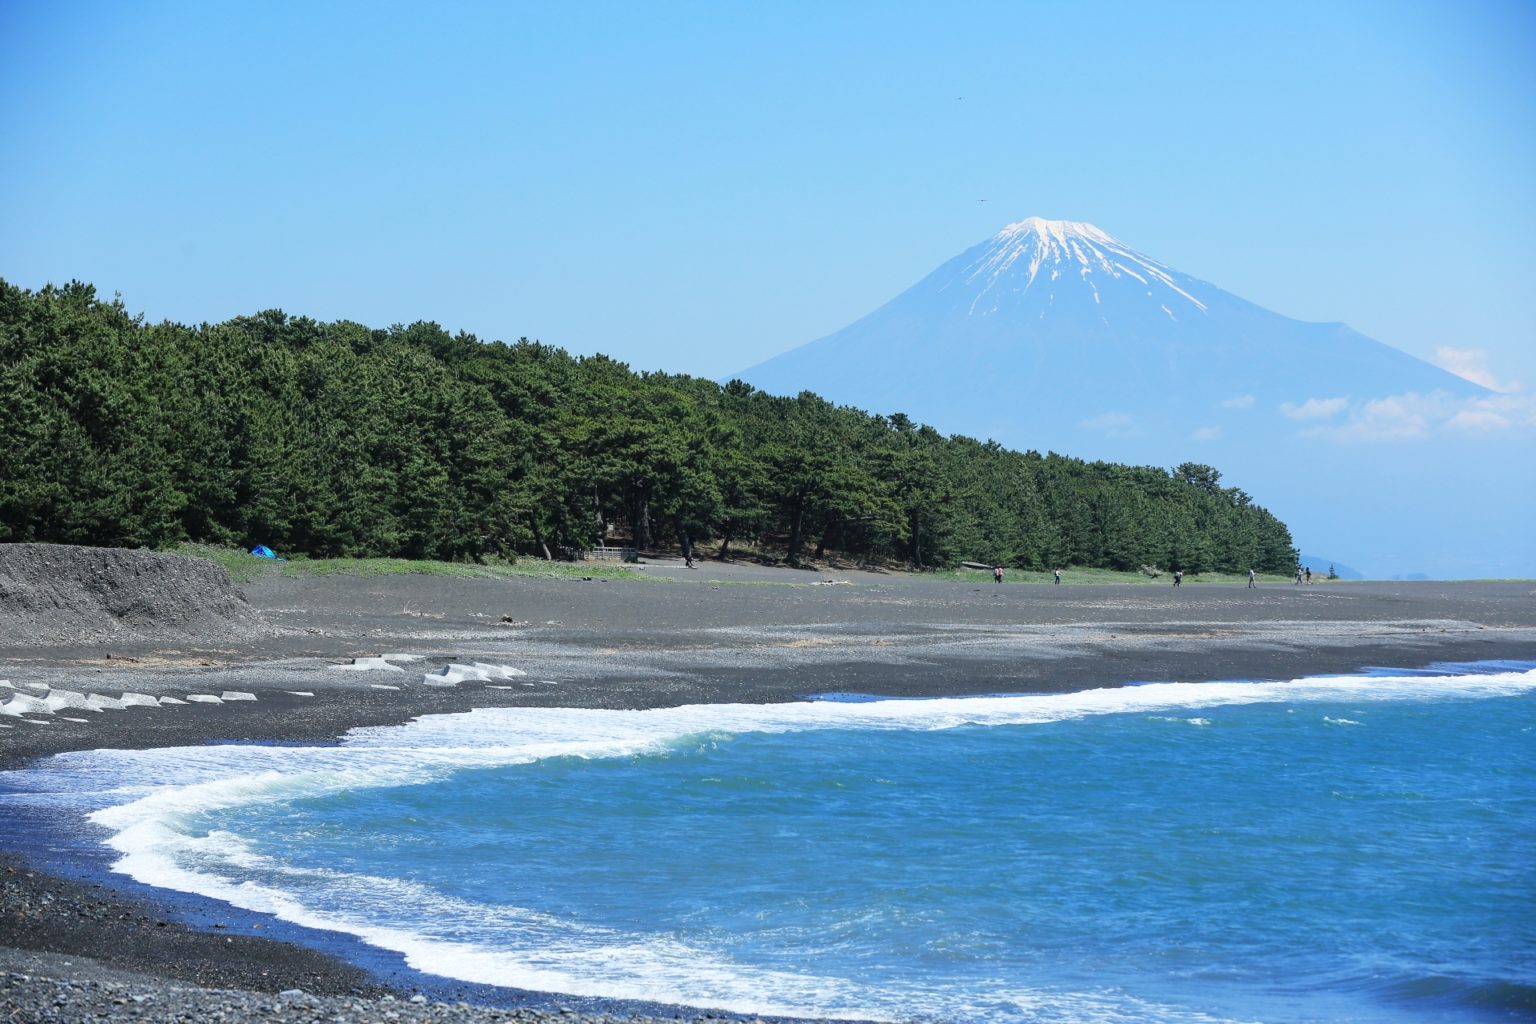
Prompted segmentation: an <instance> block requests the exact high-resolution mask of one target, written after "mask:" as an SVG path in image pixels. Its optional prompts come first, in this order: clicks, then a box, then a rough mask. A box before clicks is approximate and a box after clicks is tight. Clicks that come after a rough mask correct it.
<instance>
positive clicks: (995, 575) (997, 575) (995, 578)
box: [992, 566, 1003, 583]
mask: <svg viewBox="0 0 1536 1024" xmlns="http://www.w3.org/2000/svg"><path fill="white" fill-rule="evenodd" d="M992 582H993V583H1001V582H1003V567H1002V566H998V567H997V568H995V569H993V570H992Z"/></svg>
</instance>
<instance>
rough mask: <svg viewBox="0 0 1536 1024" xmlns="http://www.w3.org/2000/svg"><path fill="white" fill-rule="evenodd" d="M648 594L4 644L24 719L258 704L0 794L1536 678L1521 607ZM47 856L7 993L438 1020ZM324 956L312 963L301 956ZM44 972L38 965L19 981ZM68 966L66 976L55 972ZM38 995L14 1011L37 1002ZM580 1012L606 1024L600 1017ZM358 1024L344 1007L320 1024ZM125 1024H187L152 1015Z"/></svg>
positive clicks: (427, 984) (418, 596) (402, 601)
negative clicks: (1200, 687)
mask: <svg viewBox="0 0 1536 1024" xmlns="http://www.w3.org/2000/svg"><path fill="white" fill-rule="evenodd" d="M645 571H646V573H647V574H648V575H649V576H650V577H652V578H651V579H647V580H643V581H611V582H609V581H601V580H591V581H582V580H551V579H538V578H521V579H515V580H465V579H454V578H448V577H435V576H389V577H375V578H369V579H358V578H352V577H330V578H325V579H303V580H295V579H283V578H280V577H268V578H265V579H262V580H259V581H257V582H255V583H253V584H250V585H247V586H246V587H245V588H243V590H244V593H245V596H246V598H247V599H248V600H249V602H250V603H251V605H252V606H253V608H254V609H255V611H256V612H257V613H258V614H259V618H260V620H261V622H262V623H263V624H264V626H263V628H262V629H261V630H260V631H259V632H258V633H257V634H255V635H249V636H241V637H238V638H229V637H220V636H200V637H193V638H191V640H190V641H189V642H185V643H178V644H177V645H176V646H173V647H168V646H166V645H165V644H163V643H160V644H156V643H134V642H132V640H125V639H124V638H123V637H121V636H117V637H114V638H113V639H111V640H110V641H105V642H101V643H89V642H87V643H83V644H77V645H74V646H71V647H68V648H62V647H48V646H34V645H29V644H28V642H27V640H28V638H27V637H24V636H17V635H14V634H10V635H7V634H6V633H5V627H4V625H3V624H0V679H8V680H10V682H11V685H12V688H14V689H15V690H16V692H19V693H34V694H44V693H47V692H56V691H60V690H64V691H68V692H71V693H80V694H90V693H95V694H99V695H102V696H105V697H109V698H116V697H119V696H120V695H122V694H124V693H133V694H140V695H143V696H144V697H146V698H149V697H153V698H156V699H157V700H158V699H160V698H171V699H174V700H186V699H187V697H188V696H190V695H193V694H199V695H210V696H220V695H223V694H249V695H251V696H253V697H255V698H256V699H255V700H239V699H237V700H229V701H224V702H221V703H196V702H193V703H186V704H165V705H161V706H156V707H148V706H130V707H125V708H122V709H113V710H105V711H99V712H96V711H89V710H66V711H61V712H58V713H56V714H54V715H52V716H43V715H29V716H27V717H28V718H32V719H36V720H39V721H41V720H45V719H46V720H48V721H49V722H50V724H47V725H39V724H34V723H33V722H27V721H21V720H18V719H15V718H0V725H9V726H11V728H9V729H4V730H0V768H15V767H18V766H21V765H23V764H25V763H26V762H27V761H29V760H31V759H33V758H36V757H40V756H46V755H48V754H51V753H56V752H60V751H66V750H72V749H90V748H97V747H134V748H148V747H157V746H170V745H180V744H193V743H206V742H215V741H231V740H244V741H255V742H283V741H307V742H316V741H329V740H334V739H337V738H339V737H340V736H341V735H342V734H344V733H345V732H346V731H347V730H348V729H349V728H353V727H356V726H361V725H375V724H393V723H399V722H403V721H407V720H409V719H411V718H413V717H416V716H418V715H422V714H430V713H438V712H450V711H460V710H467V709H469V708H473V707H487V706H499V705H524V706H577V707H607V708H639V707H656V706H670V705H679V704H691V703H707V702H726V701H748V702H762V701H782V700H794V699H799V698H801V697H804V696H806V695H808V694H812V693H823V692H832V691H844V692H860V693H872V694H882V695H889V696H939V695H959V694H977V693H1000V692H1011V693H1018V692H1060V691H1071V690H1080V689H1091V688H1096V687H1104V686H1118V685H1123V684H1125V683H1129V682H1140V681H1153V680H1179V681H1185V682H1197V681H1206V680H1216V679H1288V678H1296V677H1300V676H1308V675H1318V674H1326V673H1330V672H1352V671H1356V670H1359V669H1361V668H1364V667H1369V666H1390V667H1403V668H1417V667H1422V666H1424V665H1427V664H1430V663H1435V662H1446V661H1451V662H1454V661H1475V660H1504V659H1507V660H1527V661H1536V584H1533V583H1529V582H1524V583H1518V582H1517V583H1434V582H1415V583H1331V584H1317V585H1313V586H1310V587H1307V586H1301V587H1294V586H1290V585H1284V584H1274V585H1269V586H1262V587H1260V588H1258V589H1254V590H1250V589H1248V588H1246V587H1243V586H1241V585H1210V584H1201V583H1200V582H1199V581H1198V580H1190V581H1188V582H1186V584H1185V585H1184V586H1183V587H1180V588H1178V589H1174V588H1172V587H1170V586H1166V585H1157V584H1148V585H1114V586H1109V585H1103V586H1099V585H1093V586H1076V585H1071V584H1067V585H1063V586H1059V587H1058V586H1051V585H1016V584H1005V585H1003V586H995V585H992V584H983V585H973V584H968V583H960V582H957V581H955V580H953V579H943V578H933V577H909V576H902V575H881V574H872V573H837V572H827V573H808V572H797V571H793V570H782V569H765V568H762V567H758V566H750V565H740V566H737V565H725V566H718V565H714V564H703V565H702V566H701V568H700V569H699V570H692V571H690V570H687V569H685V568H683V567H682V566H681V565H680V564H677V563H669V562H660V563H654V564H651V565H649V566H648V567H647V568H646V570H645ZM381 654H403V655H413V656H415V657H416V658H417V659H419V660H412V661H401V662H397V663H396V665H397V666H398V668H397V669H395V670H391V669H388V668H384V667H379V668H374V669H370V670H367V671H347V670H341V669H339V668H337V665H338V664H341V663H345V662H347V661H350V659H352V658H361V657H369V656H377V655H381ZM477 661H481V662H490V663H495V664H505V665H513V666H516V667H518V668H520V669H522V670H523V671H525V672H527V673H528V675H527V676H525V677H517V678H512V679H500V680H480V681H473V680H472V681H466V682H464V683H462V684H460V685H459V686H456V687H451V688H434V687H429V686H426V685H424V684H423V677H424V675H425V674H426V673H428V672H431V671H434V670H439V669H441V668H443V667H444V666H449V665H454V664H459V665H466V664H473V663H474V662H477ZM47 688H52V691H50V690H48V689H47ZM301 694H309V695H310V696H303V695H301ZM146 703H147V702H146ZM65 718H80V719H83V721H78V722H77V721H66V720H64V719H65ZM3 781H4V779H3V776H0V784H3ZM39 835H40V832H39V829H38V823H37V822H28V821H26V820H25V819H24V818H23V817H21V816H18V815H14V814H13V815H9V816H0V841H3V846H0V852H3V853H4V856H5V859H4V860H3V861H0V881H3V883H4V884H3V885H0V916H3V920H4V923H3V924H0V974H3V973H4V972H6V971H12V972H18V971H19V972H21V973H27V970H25V969H24V968H25V965H26V964H28V963H32V964H34V967H35V966H36V964H39V963H41V964H43V965H44V967H46V969H47V970H48V971H51V972H53V973H52V974H48V975H47V976H48V977H53V976H54V975H59V974H62V975H63V976H65V977H66V980H68V979H74V980H75V981H77V982H79V983H82V984H83V983H86V982H92V983H98V982H99V983H100V984H99V985H98V986H97V988H95V989H92V990H91V991H93V992H95V993H96V994H97V995H98V996H101V997H102V998H104V999H105V998H106V995H105V993H107V992H109V990H111V985H110V984H109V982H111V983H112V984H115V982H113V981H112V979H113V978H114V977H115V975H113V973H112V972H114V971H130V972H137V974H136V975H135V976H138V975H144V976H148V977H150V978H153V979H161V981H162V982H164V983H166V984H169V982H168V981H166V979H177V980H179V982H183V983H191V984H193V985H196V986H203V987H208V986H211V987H213V988H228V989H241V990H250V991H255V992H267V993H276V992H281V991H284V990H288V989H294V988H301V989H304V990H305V991H306V992H308V993H321V994H328V995H334V996H336V997H339V998H343V999H350V1000H353V1001H359V1000H360V1002H359V1005H360V1006H363V1010H361V1011H358V1012H359V1013H360V1014H361V1015H360V1016H359V1017H358V1018H357V1019H373V1017H371V1016H369V1015H370V1014H374V1015H376V1016H380V1017H382V1016H383V1012H382V1011H377V1009H376V1008H377V1007H379V1006H389V1007H392V1009H391V1010H390V1012H397V1013H403V1014H404V1015H403V1016H402V1017H401V1019H446V1018H440V1017H431V1016H422V1017H419V1018H413V1017H410V1016H409V1014H410V1013H412V1012H416V1011H418V1010H419V1011H420V1012H422V1013H426V1012H427V1011H428V1010H432V1011H433V1012H440V1013H446V1012H447V1011H446V1010H442V1009H441V1008H438V1009H434V1008H433V1007H432V1006H431V1002H430V1001H429V1002H428V1003H427V1004H410V1003H408V1002H405V1000H406V999H407V998H408V996H409V994H410V992H411V990H413V989H416V988H429V989H430V988H431V979H426V978H424V977H423V976H420V975H412V974H411V973H410V972H408V971H404V970H403V968H399V965H393V966H392V965H391V964H390V963H389V961H388V958H387V957H386V958H383V959H381V958H379V957H378V956H376V955H375V956H372V957H371V958H370V956H369V955H368V954H367V953H366V951H361V950H359V949H357V948H356V945H355V944H352V945H351V946H349V945H348V943H346V942H344V941H340V940H335V941H332V940H328V939H325V938H323V937H321V938H319V939H318V940H317V937H316V936H314V935H299V934H285V935H284V938H285V939H297V940H300V941H299V943H298V944H295V942H293V941H272V940H269V939H267V938H257V937H255V936H258V935H260V932H261V929H259V928H255V927H253V925H260V924H262V922H261V920H260V919H257V918H252V917H251V916H250V915H244V916H240V915H236V914H234V913H233V912H231V913H228V914H225V915H224V916H225V917H228V918H229V919H230V920H229V921H228V922H226V925H227V926H229V925H238V926H239V929H240V934H239V939H240V943H239V945H238V946H236V945H235V943H233V942H231V941H230V940H231V938H232V934H231V933H229V932H228V927H226V928H225V929H219V928H216V927H214V925H216V924H218V923H220V922H219V921H216V920H214V919H213V918H215V917H217V916H219V914H218V911H217V910H216V909H214V910H210V908H209V906H207V905H201V904H198V903H197V901H188V900H182V899H178V898H173V897H170V896H168V895H166V894H163V893H159V892H156V891H150V890H146V889H144V888H143V887H139V886H134V885H132V884H131V883H119V882H118V881H115V880H113V879H110V878H107V877H105V875H104V873H103V870H102V869H103V868H104V860H103V861H101V862H98V863H96V864H95V865H91V864H86V863H82V862H80V860H79V858H76V859H75V860H73V861H70V862H69V863H67V864H66V863H65V861H66V860H67V858H63V859H60V858H59V857H55V856H54V855H53V854H51V853H50V852H49V850H48V849H45V848H42V845H40V844H39V842H38V841H37V839H38V836H39ZM95 886H101V887H102V888H95ZM97 904H102V905H103V906H106V907H107V908H108V909H106V910H104V909H102V908H101V907H99V906H97ZM237 918H238V920H236V919H237ZM162 922H164V923H162ZM272 931H276V932H280V933H281V932H283V929H281V928H273V929H272V930H271V931H269V934H271V933H272ZM289 931H290V932H296V930H289ZM170 938H174V941H169V939H170ZM317 941H318V944H320V945H322V946H325V948H326V949H327V950H328V951H329V953H317V952H315V951H314V950H312V949H310V948H307V947H308V946H310V945H314V944H316V943H317ZM232 947H234V948H232ZM44 954H46V955H47V956H51V957H53V959H43V960H36V959H34V960H28V959H27V958H28V957H36V956H40V955H44ZM329 954H335V955H329ZM344 958H345V959H344ZM349 959H350V960H356V961H358V962H360V963H363V964H364V965H365V966H366V967H367V968H368V969H369V971H370V972H371V974H367V973H363V972H360V971H359V970H358V968H357V967H356V966H354V965H353V964H352V963H349V962H347V960H349ZM65 960H67V961H68V963H69V966H67V967H62V966H60V964H62V963H64V961H65ZM18 965H20V966H18ZM31 973H37V971H36V970H32V972H31ZM28 976H29V977H30V976H31V974H30V973H29V974H28ZM380 984H383V985H385V986H391V987H393V989H394V991H395V995H396V998H397V1000H399V1001H398V1002H396V1003H393V1004H383V1003H375V1002H374V999H373V997H375V996H377V995H379V994H380V992H381V991H382V989H380V988H379V987H378V986H379V985H380ZM30 985H31V982H28V983H27V984H25V985H23V984H22V983H19V982H17V983H16V984H15V985H13V986H12V987H13V989H14V990H15V991H16V992H23V991H25V992H32V988H31V987H29V986H30ZM465 989H466V987H465V986H454V985H453V984H452V983H447V984H446V985H440V986H438V987H437V988H436V989H432V1000H431V1001H437V1000H438V999H443V1000H452V999H455V998H457V997H460V996H462V997H464V998H468V999H469V1001H470V1002H487V1001H491V1002H501V1003H502V1004H503V1005H515V1004H516V1003H517V997H516V996H515V994H512V995H509V994H507V993H487V992H484V991H478V992H471V991H465ZM111 991H115V990H111ZM6 998H8V997H7V996H6V995H5V994H4V993H3V992H0V1010H4V1009H12V1010H13V1011H14V1012H17V1013H20V1014H22V1015H21V1016H17V1017H15V1019H18V1020H28V1019H47V1018H45V1017H29V1016H26V1015H25V1014H26V1012H28V1011H26V1010H25V1005H26V1004H27V1001H28V1000H30V999H32V998H33V996H32V995H19V996H17V997H16V998H17V999H19V1000H20V1002H19V1003H16V1004H14V1005H8V1004H6V1003H5V1002H4V1000H5V999H6ZM112 998H117V997H116V996H113V997H112ZM189 998H191V997H189ZM269 1002H270V1001H269ZM566 1002H567V1003H568V1002H569V1001H566ZM104 1005H108V1006H118V1005H119V1004H115V1003H111V1002H110V1000H109V1001H108V1002H107V1003H106V1004H104ZM124 1005H126V1004H124ZM135 1005H136V1006H137V1008H138V1009H139V1010H143V1009H144V1008H143V1006H142V1005H140V1004H135ZM171 1005H172V1003H169V1002H167V1003H164V1004H163V1006H164V1007H170V1006H171ZM242 1005H244V1004H242ZM253 1005H254V1004H253ZM264 1005H265V1004H264ZM349 1005H350V1004H349ZM562 1005H564V1004H562V1003H560V1002H558V1000H556V1001H551V1000H549V999H547V998H541V997H530V998H529V1001H528V1006H529V1007H532V1009H529V1010H528V1012H529V1013H534V1012H538V1013H543V1012H546V1011H547V1012H549V1013H551V1014H552V1015H554V1016H559V1014H558V1010H559V1008H560V1007H561V1006H562ZM15 1006H22V1007H23V1008H22V1009H21V1010H15ZM541 1008H542V1009H541ZM331 1009H335V1007H331ZM576 1009H577V1010H579V1011H580V1013H581V1014H587V1015H592V1014H599V1013H601V1011H602V1007H601V1006H594V1005H590V1004H584V1005H582V1006H579V1007H576ZM625 1009H627V1010H631V1011H632V1010H633V1009H634V1008H633V1007H628V1008H625ZM82 1012H83V1011H82ZM146 1012H148V1011H146ZM177 1012H180V1011H177ZM189 1012H190V1011H189ZM284 1012H287V1011H286V1010H285V1011H284ZM295 1012H298V1011H297V1009H295ZM350 1012H351V1011H350V1010H347V1009H346V1008H345V1007H343V1008H342V1010H340V1011H338V1012H337V1014H335V1015H339V1016H342V1017H343V1018H346V1017H347V1014H348V1013H350ZM464 1012H471V1011H464ZM486 1012H487V1013H489V1012H490V1011H486ZM166 1013H167V1014H169V1013H170V1011H169V1010H166ZM230 1013H231V1014H232V1016H230V1018H229V1019H279V1018H278V1017H274V1016H273V1013H275V1011H273V1012H269V1011H268V1010H263V1011H261V1013H260V1014H257V1013H256V1012H255V1011H246V1010H239V1009H236V1010H232V1011H230ZM706 1016H707V1015H704V1014H699V1015H698V1019H706ZM57 1019H69V1018H57ZM135 1019H166V1020H170V1019H178V1018H176V1017H174V1016H171V1015H165V1016H160V1017H155V1016H154V1015H153V1013H150V1014H149V1016H148V1017H144V1016H143V1015H142V1014H141V1015H140V1016H139V1017H136V1018H135ZM296 1019H298V1018H296ZM486 1019H491V1018H486ZM495 1019H503V1018H500V1017H498V1018H495ZM529 1019H531V1018H529ZM562 1019H565V1020H571V1019H573V1018H572V1016H571V1015H564V1016H563V1017H562ZM594 1019H595V1018H594Z"/></svg>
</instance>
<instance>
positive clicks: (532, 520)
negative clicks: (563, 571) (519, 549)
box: [528, 512, 554, 562]
mask: <svg viewBox="0 0 1536 1024" xmlns="http://www.w3.org/2000/svg"><path fill="white" fill-rule="evenodd" d="M528 525H529V526H531V527H533V542H534V543H535V544H537V545H538V546H539V547H541V548H543V549H544V561H546V562H553V561H554V558H553V557H552V556H551V555H550V553H549V544H548V543H546V542H545V540H544V531H543V530H540V529H539V517H538V516H536V515H534V514H533V513H532V512H530V513H528Z"/></svg>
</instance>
